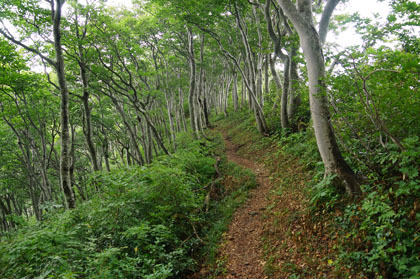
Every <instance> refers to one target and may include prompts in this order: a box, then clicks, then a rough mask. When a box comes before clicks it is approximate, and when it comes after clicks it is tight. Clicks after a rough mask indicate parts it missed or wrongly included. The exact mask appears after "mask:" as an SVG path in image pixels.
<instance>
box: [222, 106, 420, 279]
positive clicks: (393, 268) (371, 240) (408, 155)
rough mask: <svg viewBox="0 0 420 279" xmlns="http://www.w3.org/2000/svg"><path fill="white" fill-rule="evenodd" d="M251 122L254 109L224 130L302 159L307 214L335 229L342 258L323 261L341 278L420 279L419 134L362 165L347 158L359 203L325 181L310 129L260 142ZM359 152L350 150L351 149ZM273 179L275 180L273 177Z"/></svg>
mask: <svg viewBox="0 0 420 279" xmlns="http://www.w3.org/2000/svg"><path fill="white" fill-rule="evenodd" d="M253 121H254V119H253V117H251V116H250V114H249V112H248V113H247V112H246V111H242V112H239V113H236V114H234V115H232V116H230V117H229V119H228V120H225V121H222V125H224V126H225V127H226V128H231V129H232V130H231V134H235V135H236V136H235V137H236V138H237V139H238V138H241V137H242V139H241V140H240V142H238V143H239V144H244V143H245V144H244V145H245V146H248V147H244V150H245V152H246V153H248V154H249V153H250V152H251V154H252V152H263V151H264V149H265V148H266V147H267V146H269V145H272V144H275V145H277V149H278V150H279V152H281V153H286V154H289V155H291V156H293V157H295V158H298V159H299V161H300V164H301V165H303V166H305V168H306V169H305V171H306V172H308V173H310V174H311V175H312V181H311V182H310V183H308V184H307V185H306V187H307V189H306V190H305V193H306V195H307V198H308V200H309V205H308V210H309V214H310V216H311V218H312V225H314V224H328V227H329V230H335V232H334V231H331V232H328V233H329V234H331V235H333V238H334V239H337V244H336V245H335V246H336V247H335V248H334V249H336V250H337V251H338V253H337V254H338V255H336V257H335V258H334V259H330V258H326V259H325V261H328V265H331V266H333V267H335V269H336V270H340V272H344V273H341V275H340V276H341V277H340V276H339V278H409V279H414V278H419V275H420V259H419V255H420V226H419V220H420V213H419V212H420V211H419V208H420V203H419V198H420V191H419V190H420V176H419V166H420V144H419V140H418V137H408V138H406V139H405V140H404V141H403V142H402V143H403V147H404V150H403V151H401V150H400V149H399V148H398V147H397V146H396V145H393V144H389V145H388V146H387V148H382V147H378V148H377V149H376V153H375V156H374V157H373V159H372V161H371V162H358V161H357V160H354V158H353V157H352V156H351V155H350V154H351V153H348V152H344V153H343V154H344V156H345V158H346V160H347V161H348V162H349V164H350V165H351V166H352V168H353V169H354V170H355V171H356V172H358V173H359V174H363V175H364V176H365V182H364V185H363V186H362V190H363V194H362V196H360V197H359V198H358V200H356V201H355V200H352V199H349V198H348V197H346V196H345V195H343V193H342V192H340V191H337V189H336V188H335V187H334V186H333V184H332V183H331V182H330V181H331V180H332V179H333V178H332V177H327V178H324V172H323V171H324V169H323V164H322V161H321V158H320V156H319V152H318V149H317V146H316V141H315V137H314V134H313V130H312V129H311V128H307V129H304V130H302V131H300V132H298V133H288V134H286V133H280V132H277V133H274V134H272V135H271V136H270V137H269V138H262V137H259V136H258V135H257V134H256V133H255V127H253V126H254V125H253ZM251 123H252V124H251ZM251 129H254V130H253V131H251ZM357 148H358V147H357V146H351V145H349V146H347V149H348V150H350V151H351V150H357ZM271 157H272V156H271ZM266 159H267V162H266V163H268V165H269V164H270V162H269V160H272V159H270V156H268V157H266ZM266 165H267V164H266ZM272 175H273V177H276V174H275V173H273V174H272ZM284 191H287V189H282V190H281V189H280V190H279V194H280V195H282V192H284ZM325 233H327V232H326V231H325ZM269 260H270V259H269ZM271 261H272V259H271ZM269 266H272V268H273V269H275V268H276V267H275V264H274V263H270V262H269V263H268V267H266V268H269ZM269 269H270V268H269ZM295 276H299V275H298V273H295ZM297 278H298V277H297Z"/></svg>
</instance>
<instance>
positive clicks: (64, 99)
mask: <svg viewBox="0 0 420 279" xmlns="http://www.w3.org/2000/svg"><path fill="white" fill-rule="evenodd" d="M51 3H53V2H51ZM54 3H55V10H54V13H53V17H54V18H53V34H54V49H55V56H56V62H55V63H56V67H55V68H56V72H57V79H58V84H59V87H60V93H61V135H60V138H61V156H60V175H61V183H62V189H63V191H64V195H65V197H66V205H67V207H68V208H75V207H76V202H75V198H74V193H73V189H72V187H71V178H70V164H71V162H70V152H69V151H70V146H69V145H70V130H69V118H70V113H69V92H68V88H67V82H66V76H65V70H64V58H63V50H62V48H61V32H60V24H61V8H62V6H63V4H64V1H63V0H55V1H54ZM52 7H53V5H52ZM53 9H54V7H53Z"/></svg>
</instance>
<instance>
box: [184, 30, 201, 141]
mask: <svg viewBox="0 0 420 279" xmlns="http://www.w3.org/2000/svg"><path fill="white" fill-rule="evenodd" d="M187 33H188V55H189V57H188V60H189V63H190V91H189V94H188V105H189V111H190V122H191V128H192V131H193V134H194V136H195V137H196V138H199V134H198V127H197V122H196V120H197V117H196V109H195V91H196V84H195V83H196V66H195V57H194V40H193V33H192V30H191V28H187Z"/></svg>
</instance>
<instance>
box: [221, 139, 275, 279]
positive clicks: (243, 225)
mask: <svg viewBox="0 0 420 279" xmlns="http://www.w3.org/2000/svg"><path fill="white" fill-rule="evenodd" d="M223 136H224V138H225V143H226V155H227V158H228V160H229V161H232V162H235V163H237V164H238V165H240V166H242V167H245V168H249V169H250V170H252V171H253V172H254V173H255V175H256V177H257V182H258V187H257V188H255V189H253V190H251V191H250V193H249V199H248V201H247V202H246V204H244V205H243V206H241V207H240V208H238V210H237V211H236V212H235V214H234V216H233V219H232V222H231V224H230V225H229V229H228V231H227V232H226V233H225V235H224V237H223V245H222V247H221V249H220V258H223V259H226V269H227V271H226V272H225V274H223V275H221V276H219V277H218V278H227V279H234V278H238V279H239V278H241V279H246V278H248V279H263V278H267V277H266V276H265V275H264V264H265V262H264V260H263V258H264V257H263V249H262V246H261V237H262V236H263V227H264V226H263V224H264V219H263V213H264V211H265V209H266V208H267V206H268V204H269V200H268V199H267V196H268V193H269V191H270V189H271V187H272V185H271V183H270V180H269V179H268V173H267V172H266V171H265V168H264V166H262V165H261V164H259V163H257V162H255V161H252V160H249V159H246V158H244V157H242V156H239V155H238V154H237V153H236V149H237V147H236V146H235V145H234V144H233V143H232V142H231V141H230V140H229V138H228V137H227V136H226V134H224V135H223Z"/></svg>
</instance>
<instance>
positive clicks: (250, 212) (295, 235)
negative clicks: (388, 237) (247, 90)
mask: <svg viewBox="0 0 420 279" xmlns="http://www.w3.org/2000/svg"><path fill="white" fill-rule="evenodd" d="M237 126H240V123H229V122H221V123H218V127H217V128H216V129H215V130H216V131H217V132H220V133H221V134H222V135H223V137H224V140H225V147H226V148H225V152H226V155H227V158H228V160H229V161H232V162H234V163H236V164H238V165H240V166H242V167H244V168H248V169H250V170H251V171H252V172H253V173H254V174H255V175H256V178H257V182H258V186H257V187H256V188H255V189H251V190H250V191H249V197H248V200H247V201H246V202H245V203H244V204H243V205H242V206H240V207H239V208H238V209H237V210H236V212H235V213H234V215H233V216H232V221H231V223H230V224H229V227H228V230H227V231H226V232H225V233H224V234H223V238H222V240H221V243H220V244H219V249H218V260H217V262H218V267H217V272H211V271H209V270H211V269H212V267H203V268H202V270H201V271H200V272H199V274H200V275H199V274H196V278H218V279H222V278H226V279H263V278H270V279H271V278H351V277H349V276H348V275H345V274H348V271H347V270H343V269H342V268H341V270H338V269H337V268H336V267H335V265H334V263H335V260H336V258H335V257H336V256H335V255H337V251H336V247H337V241H338V239H337V233H336V228H335V229H334V228H333V227H332V224H331V222H328V221H326V220H325V218H317V215H318V214H319V213H315V212H313V211H311V210H310V204H309V201H308V198H307V188H308V187H309V185H310V181H311V179H312V177H313V174H311V172H310V170H308V169H306V168H305V167H304V166H303V165H302V164H301V163H300V162H299V160H298V159H297V158H294V157H293V156H291V155H287V154H284V152H282V151H280V150H279V147H278V146H277V144H276V143H274V142H273V141H272V140H270V139H268V138H262V137H260V136H259V135H256V134H255V133H252V132H250V131H245V130H241V129H240V128H238V127H237ZM220 266H222V268H221V267H220ZM213 269H215V267H213ZM210 274H212V275H210Z"/></svg>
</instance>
